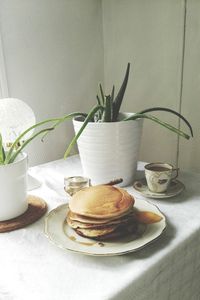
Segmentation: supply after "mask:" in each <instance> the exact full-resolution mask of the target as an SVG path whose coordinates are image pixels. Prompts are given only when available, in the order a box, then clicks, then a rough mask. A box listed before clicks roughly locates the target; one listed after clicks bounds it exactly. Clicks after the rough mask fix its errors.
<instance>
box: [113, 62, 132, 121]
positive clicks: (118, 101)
mask: <svg viewBox="0 0 200 300" xmlns="http://www.w3.org/2000/svg"><path fill="white" fill-rule="evenodd" d="M129 71H130V63H128V65H127V69H126V74H125V77H124V80H123V83H122V85H121V88H120V90H119V92H118V94H117V96H116V98H115V100H114V102H113V105H114V109H113V122H115V121H117V118H118V115H119V111H120V107H121V104H122V100H123V97H124V93H125V91H126V86H127V82H128V77H129Z"/></svg>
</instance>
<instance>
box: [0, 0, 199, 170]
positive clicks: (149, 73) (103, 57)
mask: <svg viewBox="0 0 200 300" xmlns="http://www.w3.org/2000/svg"><path fill="white" fill-rule="evenodd" d="M184 3H185V0H177V1H174V0H151V1H149V0H84V1H83V0H71V1H70V0H42V1H39V0H12V1H6V0H1V1H0V29H1V33H2V42H3V48H4V49H3V50H4V55H5V69H6V73H7V78H8V91H9V95H10V96H12V97H18V98H20V99H22V100H24V101H26V102H27V103H28V104H29V105H30V106H31V107H32V108H33V109H34V111H35V113H36V115H37V119H38V120H42V119H45V118H47V117H51V116H57V115H58V116H59V115H62V114H64V113H68V112H71V111H75V110H85V111H88V108H89V107H91V106H92V105H93V104H94V103H95V95H96V92H97V88H98V82H99V81H101V82H103V79H104V80H105V86H106V90H107V91H109V90H110V88H111V87H112V84H115V85H116V87H119V86H120V84H121V82H122V79H123V76H124V72H125V69H126V65H127V62H128V61H129V62H131V73H130V79H129V84H128V87H127V91H126V95H125V101H124V104H123V107H122V110H123V111H139V110H141V109H144V108H147V107H152V106H166V107H170V108H172V109H175V110H178V109H179V108H181V111H182V113H183V114H184V115H185V116H186V117H187V118H188V119H189V120H190V121H191V123H192V125H193V127H194V133H195V138H194V139H193V140H191V141H189V142H188V141H185V140H183V139H181V140H180V149H179V150H180V155H179V163H180V167H181V168H185V169H188V170H195V171H200V156H199V152H200V140H199V136H198V132H199V111H200V104H199V103H200V102H199V94H200V90H199V89H200V88H199V87H200V77H199V69H200V68H199V67H200V66H199V61H200V57H199V46H200V29H199V28H200V24H199V20H200V3H199V1H196V0H187V22H186V47H185V56H184V76H183V94H182V98H181V70H182V53H183V34H184ZM102 19H103V23H102ZM0 63H1V53H0ZM4 77H5V76H3V74H2V72H0V88H1V87H2V78H3V79H4ZM3 81H4V80H3ZM3 90H4V93H6V88H5V86H4V89H3ZM156 115H157V116H159V117H161V118H162V119H163V120H165V121H169V122H170V123H172V124H174V125H177V124H178V122H177V119H176V117H173V116H170V115H168V114H166V113H162V114H161V113H157V114H156ZM182 129H184V130H186V131H187V128H186V127H185V126H183V127H182ZM72 133H73V131H72V126H71V125H70V122H69V123H68V124H67V125H66V124H65V125H64V126H63V127H61V128H60V129H58V130H57V131H56V132H54V133H52V134H51V135H50V136H49V137H48V138H47V139H46V142H45V144H42V143H41V142H40V141H37V142H35V143H34V144H32V146H31V147H30V151H31V156H30V158H31V164H36V163H40V162H44V161H48V160H52V159H56V158H59V157H62V155H63V152H64V149H65V146H66V145H67V143H68V142H69V140H70V138H71V136H72ZM177 150H178V140H177V137H176V135H175V134H173V133H171V132H169V131H167V130H166V129H164V128H161V127H159V126H158V125H156V124H153V123H151V121H148V120H145V128H144V134H143V139H142V147H141V155H140V159H142V160H144V161H155V160H156V161H157V160H160V161H161V160H164V161H168V162H171V163H174V164H175V163H176V159H177ZM30 151H29V152H30Z"/></svg>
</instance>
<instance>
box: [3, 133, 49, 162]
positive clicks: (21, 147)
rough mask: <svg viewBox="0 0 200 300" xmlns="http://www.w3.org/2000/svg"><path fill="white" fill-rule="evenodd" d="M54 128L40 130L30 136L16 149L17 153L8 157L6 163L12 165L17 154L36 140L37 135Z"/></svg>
mask: <svg viewBox="0 0 200 300" xmlns="http://www.w3.org/2000/svg"><path fill="white" fill-rule="evenodd" d="M53 129H54V128H46V129H42V130H40V131H39V132H37V133H35V134H34V135H32V136H31V137H30V138H29V139H28V140H26V141H25V142H24V143H23V144H22V145H21V146H20V147H19V148H18V149H17V151H15V152H14V154H13V155H12V156H11V157H10V159H9V161H8V162H7V163H8V164H9V163H12V162H14V160H15V159H16V157H17V156H18V155H19V153H20V152H21V151H22V150H23V149H24V148H25V147H26V146H27V145H28V144H29V143H30V142H31V141H32V140H33V139H34V138H36V137H37V136H38V135H40V134H43V133H44V132H47V131H51V130H53Z"/></svg>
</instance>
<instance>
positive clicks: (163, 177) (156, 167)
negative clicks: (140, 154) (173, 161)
mask: <svg viewBox="0 0 200 300" xmlns="http://www.w3.org/2000/svg"><path fill="white" fill-rule="evenodd" d="M144 168H145V176H146V181H147V185H148V188H149V190H150V191H152V192H154V193H164V192H166V191H167V188H168V187H169V185H170V182H171V180H172V179H175V178H176V177H177V176H178V169H176V168H174V167H173V166H172V165H170V164H167V163H160V162H158V163H150V164H147V165H145V167H144ZM174 171H175V172H176V174H175V176H174V177H173V173H174Z"/></svg>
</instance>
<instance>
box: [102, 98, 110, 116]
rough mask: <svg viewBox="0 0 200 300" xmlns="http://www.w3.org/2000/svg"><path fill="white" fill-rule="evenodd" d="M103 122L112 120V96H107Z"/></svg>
mask: <svg viewBox="0 0 200 300" xmlns="http://www.w3.org/2000/svg"><path fill="white" fill-rule="evenodd" d="M102 122H112V99H111V96H110V95H108V96H106V99H105V108H104V115H103V118H102Z"/></svg>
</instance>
